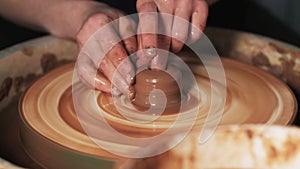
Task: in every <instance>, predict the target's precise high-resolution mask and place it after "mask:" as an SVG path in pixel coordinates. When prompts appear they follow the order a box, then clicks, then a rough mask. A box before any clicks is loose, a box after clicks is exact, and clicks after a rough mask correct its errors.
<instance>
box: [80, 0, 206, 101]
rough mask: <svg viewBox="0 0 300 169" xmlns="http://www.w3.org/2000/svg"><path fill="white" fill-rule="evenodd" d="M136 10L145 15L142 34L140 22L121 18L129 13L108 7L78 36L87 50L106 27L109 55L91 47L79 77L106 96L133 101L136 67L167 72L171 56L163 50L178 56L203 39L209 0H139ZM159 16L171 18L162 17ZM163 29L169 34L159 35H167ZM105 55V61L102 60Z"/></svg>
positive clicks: (104, 39) (104, 47) (102, 42)
mask: <svg viewBox="0 0 300 169" xmlns="http://www.w3.org/2000/svg"><path fill="white" fill-rule="evenodd" d="M136 7H137V11H138V17H139V24H138V25H137V30H136V23H135V22H134V21H132V20H130V19H129V18H125V19H119V18H120V17H122V16H124V14H123V13H122V12H121V11H119V10H117V9H114V8H111V7H109V6H107V5H103V6H102V8H101V9H100V10H98V11H97V13H95V14H92V15H91V16H89V18H88V19H87V20H86V21H85V23H84V24H83V26H82V28H81V29H80V31H79V32H78V34H77V37H76V39H77V43H78V46H79V50H80V51H81V50H86V49H83V48H84V44H85V43H86V42H87V41H88V40H89V38H90V37H91V36H92V35H93V34H94V33H95V32H96V31H97V30H99V29H100V28H104V27H105V29H103V30H104V31H102V32H101V34H100V37H99V38H101V39H99V40H97V45H99V46H100V47H99V49H102V52H103V51H105V50H107V49H109V51H107V52H104V53H101V52H100V51H92V50H97V47H96V48H91V50H90V51H91V53H89V54H86V55H84V56H82V57H80V58H78V59H80V60H79V62H77V70H78V75H79V78H80V79H81V80H82V81H83V82H85V83H86V84H88V85H90V86H91V87H94V88H95V89H97V90H101V91H103V92H106V93H111V94H114V95H118V94H121V93H123V94H125V95H127V97H128V98H132V97H133V95H132V94H133V93H132V92H131V85H132V84H131V83H132V79H133V77H134V75H135V69H136V68H139V67H141V66H149V67H151V68H155V69H165V67H166V64H167V56H168V54H167V52H161V51H168V50H170V51H172V52H175V53H176V52H179V51H180V50H181V49H182V47H183V45H184V43H193V42H194V41H196V40H197V39H199V37H200V36H201V33H202V32H201V31H202V30H203V29H204V28H205V24H206V18H207V15H208V5H207V3H206V1H204V0H137V2H136ZM158 13H166V14H169V15H166V17H165V18H162V19H161V18H160V19H159V15H158ZM122 18H123V17H122ZM117 19H119V20H117ZM114 20H117V23H116V24H114V25H107V24H108V23H110V22H112V21H114ZM183 20H184V21H183ZM161 22H163V23H161ZM189 22H191V23H192V25H193V26H191V25H190V24H189ZM160 29H164V32H165V33H166V35H169V36H162V35H159V34H155V32H161V31H160ZM136 31H137V32H138V35H137V36H135V35H136ZM149 49H150V50H149ZM156 49H162V50H156ZM137 51H138V52H137ZM135 52H137V53H136V55H132V57H130V58H129V56H128V55H130V54H133V53H135ZM101 54H105V57H103V58H102V56H101ZM116 79H117V80H116Z"/></svg>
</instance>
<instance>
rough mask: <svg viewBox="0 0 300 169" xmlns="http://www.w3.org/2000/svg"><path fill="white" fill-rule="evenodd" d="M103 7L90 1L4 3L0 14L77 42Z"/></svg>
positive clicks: (21, 0)
mask: <svg viewBox="0 0 300 169" xmlns="http://www.w3.org/2000/svg"><path fill="white" fill-rule="evenodd" d="M103 7H105V5H104V4H101V3H97V2H94V1H89V0H1V1H0V15H1V16H3V17H4V18H7V19H9V20H12V21H13V22H16V23H18V24H21V25H24V26H27V27H31V28H34V29H38V30H43V31H47V32H49V33H51V34H53V35H55V36H59V37H65V38H70V39H75V37H76V34H77V32H78V31H79V30H80V28H81V26H82V24H83V23H84V21H85V20H86V19H87V17H88V16H90V15H92V14H93V13H96V12H97V11H98V10H100V9H102V8H103Z"/></svg>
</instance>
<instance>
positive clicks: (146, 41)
mask: <svg viewBox="0 0 300 169" xmlns="http://www.w3.org/2000/svg"><path fill="white" fill-rule="evenodd" d="M137 10H138V12H139V25H138V49H139V50H142V51H144V52H138V53H137V54H138V61H137V67H140V66H144V65H149V63H150V61H151V60H152V59H153V57H155V55H156V52H154V53H149V52H147V50H145V49H156V48H157V47H158V45H157V32H158V16H157V7H156V5H155V3H154V2H153V1H149V0H148V1H147V0H144V1H139V3H137ZM154 54H155V55H154Z"/></svg>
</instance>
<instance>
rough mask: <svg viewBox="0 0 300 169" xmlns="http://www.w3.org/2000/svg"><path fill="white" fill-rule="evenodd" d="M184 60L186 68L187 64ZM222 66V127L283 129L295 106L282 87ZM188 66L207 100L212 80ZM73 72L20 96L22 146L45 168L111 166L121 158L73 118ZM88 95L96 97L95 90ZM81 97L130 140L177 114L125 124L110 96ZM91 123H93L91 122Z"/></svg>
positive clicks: (257, 73)
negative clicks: (151, 121)
mask: <svg viewBox="0 0 300 169" xmlns="http://www.w3.org/2000/svg"><path fill="white" fill-rule="evenodd" d="M186 62H187V63H188V64H189V60H187V61H186ZM222 63H223V66H224V70H225V73H226V78H227V93H228V94H227V98H226V106H225V112H224V113H223V117H222V120H221V122H220V124H221V125H224V124H248V123H254V124H279V125H286V124H289V123H290V122H292V120H293V118H294V114H295V113H296V108H297V105H296V101H295V97H294V95H293V94H292V92H291V91H290V89H289V88H288V87H287V86H286V84H284V83H283V82H281V81H280V80H278V79H276V78H274V77H273V76H271V75H270V74H268V73H266V72H265V71H262V70H259V69H257V68H254V67H252V66H249V65H246V64H243V63H240V62H237V61H233V60H230V59H225V58H222ZM190 66H191V68H192V71H193V73H194V74H195V78H196V80H197V83H198V86H199V88H200V90H203V91H202V92H206V93H207V94H206V96H207V98H209V97H210V95H209V92H208V91H209V87H208V86H209V85H210V82H209V80H208V78H207V75H206V73H205V69H204V68H202V67H201V65H200V64H191V63H190ZM73 68H74V64H68V65H65V66H63V67H60V68H58V69H56V70H54V71H52V72H50V73H48V74H46V75H45V76H43V77H42V78H41V79H39V80H38V81H36V82H35V83H34V84H33V85H32V86H31V87H30V88H29V89H28V90H27V91H26V93H25V94H24V97H23V99H22V101H21V105H20V110H21V115H22V119H23V125H24V129H22V130H23V131H21V137H22V140H23V142H24V144H25V148H26V149H27V151H28V152H29V154H31V156H32V157H33V158H34V159H36V160H37V161H39V162H40V163H42V164H46V165H49V166H64V165H66V163H65V161H63V160H65V159H66V158H67V156H68V155H71V156H75V157H78V159H80V158H90V159H91V160H94V162H95V163H97V160H98V161H99V160H102V162H103V161H104V163H103V164H102V165H110V163H111V161H110V160H109V159H116V158H119V157H118V156H116V155H114V154H111V153H109V152H107V151H105V150H103V149H101V148H99V146H98V145H96V144H95V143H94V142H93V141H92V140H91V139H90V138H89V137H88V136H87V135H86V133H85V132H84V130H83V129H82V127H81V126H80V123H79V121H78V119H77V116H76V113H75V111H74V107H73V101H72V96H71V94H72V89H71V86H72V77H73ZM75 87H76V88H77V89H76V90H81V89H83V88H85V86H84V85H83V84H81V83H78V84H76V85H75ZM90 92H91V93H95V92H94V91H93V90H90ZM191 95H192V94H191ZM91 97H94V99H95V100H97V102H95V105H91V104H92V103H91V102H90V100H89V99H90V98H91ZM81 99H82V100H81V102H82V103H84V104H82V106H86V105H88V107H98V108H100V109H101V110H103V111H104V112H105V114H104V115H105V116H106V118H107V120H108V121H109V122H110V124H111V125H112V126H113V127H114V128H115V129H117V130H118V131H120V132H122V133H123V134H128V135H129V136H133V137H138V136H139V135H140V136H144V137H147V136H149V134H150V136H151V135H153V134H154V135H155V134H157V133H158V134H159V133H160V132H163V131H164V129H165V128H166V126H167V127H168V123H170V119H172V118H173V117H172V116H176V115H168V116H167V115H166V117H162V119H158V122H157V124H159V125H155V127H153V125H151V124H138V123H132V122H126V120H124V119H123V118H122V117H120V115H119V114H118V113H117V112H116V111H115V109H114V107H113V104H112V102H111V97H110V96H108V95H105V94H102V93H100V92H96V94H94V95H90V94H89V93H82V97H81ZM207 100H208V101H207V103H205V102H203V101H202V102H201V106H202V107H201V108H200V109H199V113H198V116H197V120H196V123H195V125H196V126H200V127H201V125H203V124H204V122H205V119H206V117H207V110H208V108H209V106H210V104H209V99H207ZM198 102H200V101H198V100H195V101H194V102H193V103H196V104H197V103H198ZM87 110H89V108H87ZM186 111H188V110H186ZM174 118H175V117H174ZM90 125H91V126H93V125H97V124H96V123H95V124H93V123H91V124H90ZM99 132H100V133H103V135H104V137H105V135H106V134H108V133H106V131H105V130H103V131H99ZM102 141H103V142H106V144H108V145H110V146H113V147H115V148H117V149H120V150H122V149H130V148H131V147H132V146H134V145H135V143H132V145H122V144H119V142H118V140H115V141H113V140H102ZM38 143H40V146H39V148H36V146H35V144H38ZM39 150H43V151H45V152H47V154H46V155H45V153H43V152H41V151H39ZM48 150H49V151H48ZM50 157H51V158H53V157H54V158H55V160H57V159H58V160H57V162H56V164H51V158H50ZM62 158H63V159H62ZM59 159H60V160H61V161H60V160H59ZM60 162H61V164H60ZM90 162H91V161H90ZM91 163H92V162H91ZM68 165H74V167H79V164H77V163H76V164H67V167H70V166H68ZM85 165H86V164H85ZM93 165H94V164H93ZM83 166H84V165H83ZM96 166H97V165H96ZM98 167H99V165H98Z"/></svg>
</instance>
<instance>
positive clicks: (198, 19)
mask: <svg viewBox="0 0 300 169" xmlns="http://www.w3.org/2000/svg"><path fill="white" fill-rule="evenodd" d="M193 6H194V7H193V13H192V17H191V22H192V25H191V26H190V31H189V39H188V43H189V44H191V43H193V42H195V41H197V40H198V39H199V38H200V36H201V35H202V32H203V30H204V29H205V26H206V20H207V16H208V5H207V3H206V2H205V1H194V5H193Z"/></svg>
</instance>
